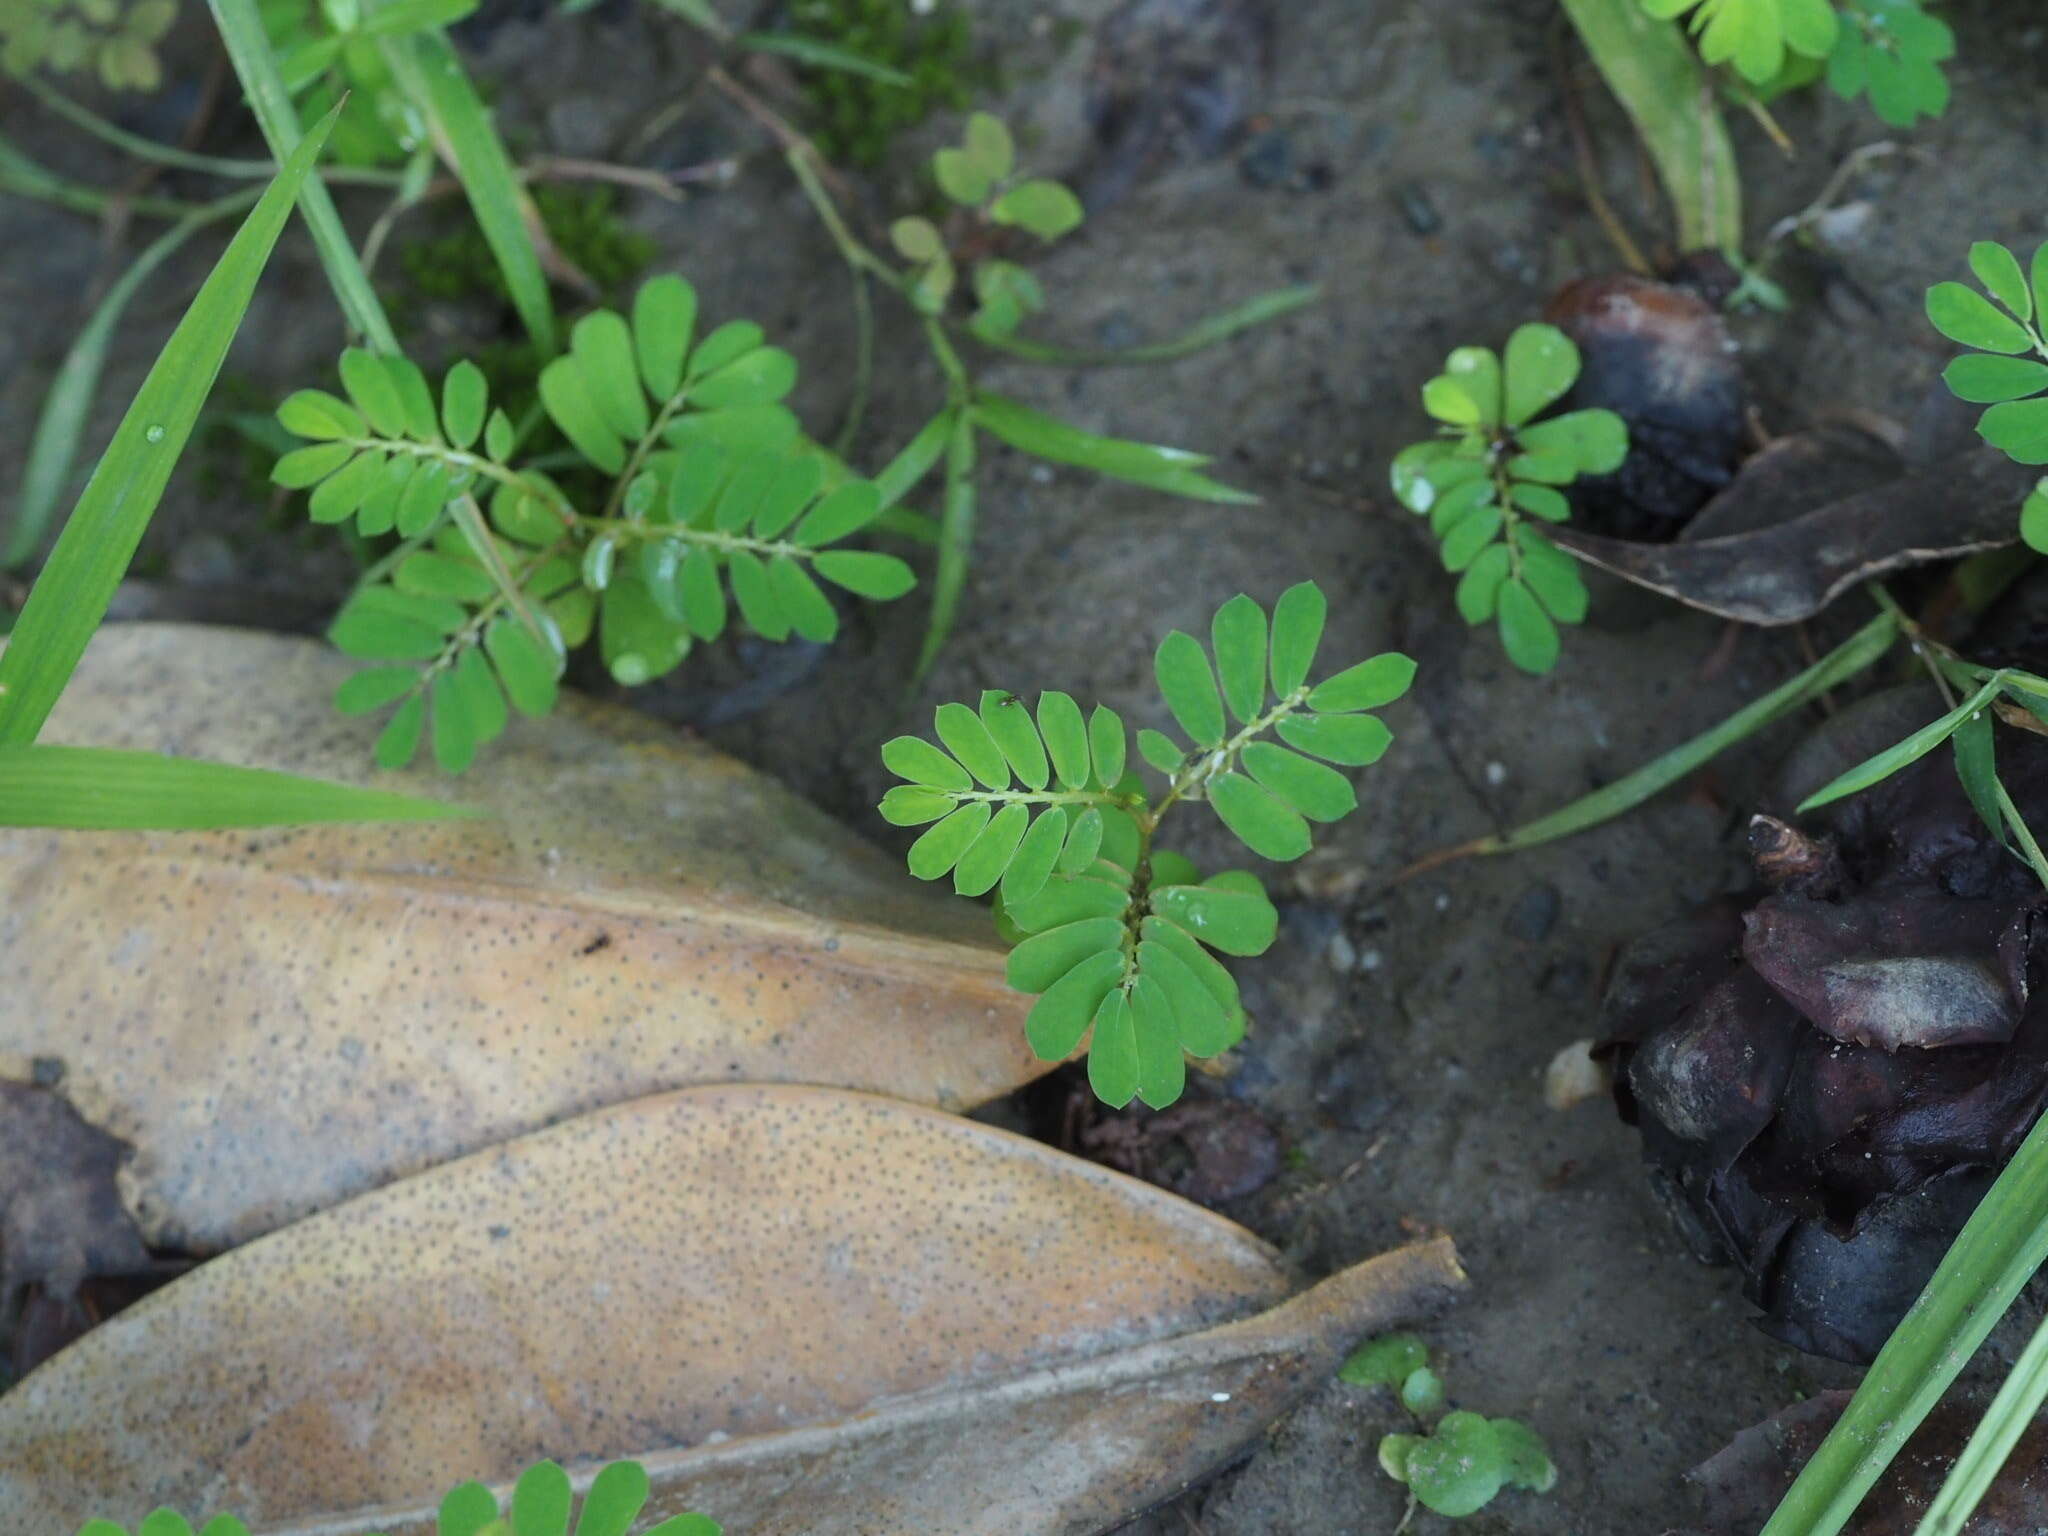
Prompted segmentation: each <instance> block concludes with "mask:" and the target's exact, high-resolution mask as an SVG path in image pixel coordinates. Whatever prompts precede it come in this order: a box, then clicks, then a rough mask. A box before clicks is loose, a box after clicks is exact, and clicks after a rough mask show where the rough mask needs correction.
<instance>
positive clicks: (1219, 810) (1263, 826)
mask: <svg viewBox="0 0 2048 1536" xmlns="http://www.w3.org/2000/svg"><path fill="white" fill-rule="evenodd" d="M1208 787H1209V803H1210V805H1212V806H1214V807H1215V809H1216V814H1217V815H1218V816H1219V817H1221V818H1222V819H1223V824H1224V825H1225V826H1226V827H1228V828H1230V830H1231V831H1232V832H1234V833H1236V834H1237V837H1238V840H1239V841H1240V842H1242V843H1243V844H1244V845H1245V846H1246V847H1247V848H1249V849H1251V851H1252V852H1253V853H1256V854H1258V855H1259V856H1260V857H1261V858H1267V859H1274V860H1277V861H1280V862H1283V863H1284V862H1286V861H1288V860H1292V859H1298V858H1300V857H1301V856H1302V855H1303V854H1305V853H1307V852H1308V850H1309V833H1308V823H1307V822H1306V821H1304V820H1302V818H1301V816H1300V814H1299V813H1298V812H1296V811H1295V810H1294V809H1293V808H1292V807H1290V806H1288V805H1286V804H1284V803H1283V802H1282V801H1280V800H1279V799H1278V798H1277V797H1275V796H1274V795H1273V794H1272V793H1271V792H1269V791H1267V790H1264V789H1261V788H1260V787H1259V786H1258V785H1257V784H1254V783H1253V782H1252V781H1251V780H1250V779H1248V778H1246V777H1245V776H1244V775H1243V774H1238V773H1219V774H1217V775H1216V776H1215V777H1214V778H1212V779H1210V780H1209V786H1208Z"/></svg>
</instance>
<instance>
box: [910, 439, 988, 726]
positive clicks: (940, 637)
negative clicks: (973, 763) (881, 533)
mask: <svg viewBox="0 0 2048 1536" xmlns="http://www.w3.org/2000/svg"><path fill="white" fill-rule="evenodd" d="M973 545H974V420H973V418H972V417H971V416H970V415H969V414H968V413H967V412H966V411H959V412H955V413H954V414H953V420H952V429H951V431H950V432H949V434H948V436H947V438H946V496H945V502H944V505H943V507H942V509H941V516H940V519H939V564H938V570H937V571H936V572H934V573H933V576H932V616H931V620H930V622H929V623H927V624H926V625H925V631H924V645H923V646H922V648H920V649H919V651H918V653H917V666H916V667H915V668H914V669H913V670H912V672H911V674H910V681H911V686H912V687H915V686H916V685H917V684H919V683H921V682H923V681H924V678H925V674H926V673H928V672H930V671H931V669H932V663H933V662H935V661H937V660H938V659H939V651H940V649H941V648H942V647H943V646H944V645H945V643H946V636H948V635H950V634H951V633H952V632H953V615H954V614H955V613H956V612H957V611H958V609H959V607H960V589H961V588H962V587H964V586H965V585H966V584H967V555H968V552H969V550H970V549H972V548H973Z"/></svg>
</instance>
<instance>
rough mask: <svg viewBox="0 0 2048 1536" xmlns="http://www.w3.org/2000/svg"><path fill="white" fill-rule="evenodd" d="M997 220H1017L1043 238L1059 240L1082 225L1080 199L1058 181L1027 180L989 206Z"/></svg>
mask: <svg viewBox="0 0 2048 1536" xmlns="http://www.w3.org/2000/svg"><path fill="white" fill-rule="evenodd" d="M988 212H989V217H990V218H992V219H994V220H995V221H996V222H997V223H998V224H1015V225H1016V226H1018V227H1019V228H1020V229H1027V230H1029V231H1030V232H1031V233H1032V234H1034V235H1036V236H1038V238H1039V239H1041V240H1057V239H1059V238H1060V236H1062V235H1065V234H1069V233H1071V232H1072V231H1074V230H1076V229H1078V228H1080V227H1081V220H1082V218H1083V217H1084V215H1083V212H1082V208H1081V200H1080V199H1079V198H1078V197H1076V196H1074V194H1073V193H1072V192H1070V191H1068V190H1067V189H1066V188H1065V187H1063V186H1061V185H1060V184H1059V183H1058V182H1056V181H1025V182H1019V183H1018V184H1017V185H1016V186H1014V187H1012V188H1010V190H1009V191H1007V192H1005V193H1004V194H1003V195H1002V196H1001V197H999V198H997V199H996V201H995V206H993V207H992V208H990V209H989V211H988Z"/></svg>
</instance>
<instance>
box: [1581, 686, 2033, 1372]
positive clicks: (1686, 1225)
mask: <svg viewBox="0 0 2048 1536" xmlns="http://www.w3.org/2000/svg"><path fill="white" fill-rule="evenodd" d="M1872 702H1873V703H1876V702H1878V701H1876V700H1873V701H1872ZM1839 718H1840V717H1838V719H1839ZM1921 718H1923V719H1924V718H1925V716H1924V715H1923V716H1922V717H1921ZM1852 723H1853V722H1852ZM1892 739H1897V738H1896V737H1893V738H1892ZM1998 749H1999V771H2000V774H2001V777H2002V778H2003V779H2004V782H2005V784H2006V786H2007V788H2008V790H2009V791H2010V792H2011V793H2012V795H2013V797H2014V799H2015V800H2016V801H2017V803H2018V804H2019V806H2020V808H2021V811H2022V813H2023V814H2024V815H2025V816H2026V817H2027V819H2028V820H2029V822H2030V823H2031V824H2033V825H2036V826H2041V825H2048V741H2043V740H2042V738H2040V737H2039V736H2036V735H2033V734H2031V733H2028V732H2023V731H2017V730H2009V729H2007V728H2004V727H2000V728H1999V729H1998ZM1842 755H1843V754H1842V753H1839V752H1836V753H1829V752H1827V751H1822V752H1819V753H1817V754H1816V753H1814V752H1812V751H1810V750H1809V751H1808V752H1807V753H1806V756H1807V758H1808V761H1809V764H1817V763H1818V762H1821V761H1825V760H1827V759H1829V758H1830V757H1839V756H1842ZM1852 760H1853V759H1852ZM1840 766H1846V763H1843V764H1841V765H1840ZM1803 787H1804V788H1805V789H1810V788H1812V787H1814V786H1813V785H1811V784H1809V785H1806V786H1803ZM1783 798H1784V799H1785V800H1786V802H1787V804H1790V803H1794V802H1796V799H1797V798H1798V794H1797V792H1794V793H1792V794H1789V795H1787V796H1785V797H1783ZM1780 809H1783V807H1782V806H1781V807H1780ZM1832 810H1833V814H1832V815H1831V816H1830V817H1829V818H1828V819H1827V820H1826V822H1825V823H1822V822H1819V821H1816V822H1815V823H1813V824H1811V825H1808V826H1805V827H1802V826H1798V825H1795V824H1793V823H1792V822H1791V821H1790V820H1789V819H1786V818H1781V817H1777V816H1759V817H1757V818H1756V819H1755V820H1754V821H1753V823H1752V824H1751V829H1750V846H1751V851H1752V854H1753V856H1754V859H1755V863H1756V870H1757V878H1758V886H1757V888H1756V889H1755V890H1754V891H1753V892H1752V893H1751V894H1750V895H1749V896H1747V897H1744V898H1741V899H1736V900H1725V901H1723V902H1720V903H1718V904H1716V905H1714V906H1710V907H1707V908H1704V909H1702V910H1700V911H1698V912H1695V913H1693V914H1692V915H1690V916H1688V917H1686V918H1684V919H1681V920H1680V921H1678V922H1675V923H1671V924H1667V925H1666V926H1664V927H1663V928H1660V929H1657V930H1655V931H1653V932H1651V933H1649V934H1647V935H1645V936H1643V937H1642V938H1641V939H1639V940H1637V941H1636V942H1635V943H1634V944H1633V945H1631V946H1630V947H1629V949H1628V950H1627V951H1626V952H1625V953H1624V955H1623V957H1622V959H1621V961H1620V963H1619V964H1618V966H1617V968H1616V973H1615V976H1614V980H1613V982H1612V983H1611V985H1610V986H1609V989H1608V993H1607V997H1606V1000H1605V1003H1604V1012H1603V1019H1602V1022H1603V1025H1604V1026H1605V1031H1606V1033H1607V1035H1608V1037H1609V1050H1610V1052H1611V1053H1612V1055H1613V1056H1614V1058H1615V1061H1616V1065H1617V1068H1618V1070H1617V1072H1616V1077H1615V1091H1616V1095H1617V1097H1618V1099H1619V1101H1620V1107H1621V1111H1622V1114H1623V1116H1624V1118H1626V1119H1628V1120H1629V1121H1630V1122H1632V1123H1634V1124H1636V1125H1638V1126H1639V1127H1640V1128H1641V1131H1642V1136H1643V1150H1644V1155H1645V1157H1646V1158H1647V1160H1648V1162H1649V1165H1650V1168H1651V1173H1652V1179H1653V1182H1654V1183H1655V1185H1656V1187H1657V1189H1658V1192H1659V1193H1660V1195H1662V1196H1663V1198H1664V1199H1665V1201H1666V1203H1667V1204H1668V1205H1669V1206H1670V1208H1671V1210H1672V1212H1673V1215H1674V1216H1675V1217H1676V1218H1677V1220H1678V1223H1679V1225H1680V1227H1681V1229H1682V1230H1683V1231H1684V1233H1685V1234H1686V1236H1687V1238H1688V1239H1689V1241H1690V1242H1691V1244H1692V1245H1693V1247H1694V1248H1695V1249H1696V1251H1697V1252H1698V1253H1699V1255H1700V1256H1701V1257H1702V1258H1705V1259H1709V1260H1715V1261H1732V1262H1733V1263H1735V1264H1737V1265H1739V1266H1740V1267H1741V1269H1742V1271H1743V1274H1744V1277H1745V1287H1744V1289H1745V1292H1746V1294H1747V1295H1748V1296H1749V1298H1750V1299H1751V1300H1752V1301H1754V1302H1755V1303H1756V1304H1757V1305H1758V1306H1759V1307H1761V1308H1762V1309H1763V1311H1764V1317H1763V1318H1762V1319H1761V1323H1762V1326H1763V1328H1764V1330H1765V1331H1766V1332H1767V1333H1769V1334H1771V1335H1772V1336H1773V1337H1774V1338H1777V1339H1780V1340H1782V1341H1784V1342H1785V1343H1787V1344H1791V1345H1794V1346H1796V1347H1798V1348H1800V1349H1804V1350H1807V1351H1810V1352H1811V1353H1814V1354H1819V1355H1826V1356H1830V1357H1832V1358H1834V1359H1838V1360H1846V1361H1850V1362H1853V1363H1862V1362H1865V1361H1868V1360H1869V1359H1870V1358H1871V1357H1872V1356H1873V1355H1875V1354H1876V1352H1877V1350H1878V1348H1879V1347H1880V1346H1881V1345H1882V1344H1883V1343H1884V1341H1885V1338H1886V1337H1887V1336H1888V1335H1889V1334H1890V1332H1891V1329H1892V1327H1893V1325H1894V1324H1895V1323H1896V1322H1897V1321H1898V1320H1899V1318H1900V1317H1901V1316H1903V1315H1904V1313H1905V1311H1906V1309H1907V1307H1908V1306H1910V1305H1911V1303H1912V1301H1913V1298H1914V1297H1915V1296H1916V1295H1917V1294H1918V1293H1919V1291H1920V1288H1921V1287H1922V1285H1924V1284H1925V1282H1926V1280H1927V1278H1928V1276H1929V1275H1930V1274H1932V1273H1933V1270H1934V1267H1935V1265H1936V1264H1937V1263H1938V1262H1939V1261H1940V1259H1941V1256H1942V1254H1943V1253H1944V1252H1945V1251H1946V1250H1947V1248H1948V1245H1949V1243H1950V1241H1951V1240H1952V1239H1953V1238H1954V1237H1955V1235H1956V1233H1957V1232H1958V1231H1959V1230H1960V1229H1961V1227H1962V1224H1963V1222H1964V1221H1965V1220H1966V1219H1967V1218H1968V1216H1969V1214H1970V1211H1971V1210H1972V1209H1973V1208H1974V1206H1975V1204H1976V1202H1977V1200H1978V1199H1979V1198H1980V1197H1981V1196H1982V1194H1983V1192H1984V1191H1985V1189H1987V1188H1988V1187H1989V1186H1990V1183H1991V1181H1992V1179H1993V1178H1994V1177H1995V1176H1996V1175H1997V1172H1998V1170H1999V1168H2000V1167H2002V1166H2003V1165H2004V1163H2005V1162H2006V1160H2007V1159H2008V1158H2010V1157H2011V1155H2012V1153H2013V1152H2014V1150H2015V1149H2016V1148H2017V1147H2018V1145H2019V1143H2020V1141H2021V1139H2022V1138H2023V1137H2025V1135H2026V1134H2027V1132H2028V1130H2030V1129H2031V1128H2032V1126H2033V1123H2034V1120H2035V1118H2036V1117H2037V1115H2038V1114H2039V1113H2040V1111H2041V1108H2042V1103H2043V1098H2044V1093H2048V1001H2044V998H2043V985H2044V979H2048V978H2044V974H2043V969H2042V967H2043V945H2044V939H2043V935H2044V933H2048V924H2044V923H2043V922H2042V916H2043V909H2044V907H2048V893H2044V892H2043V891H2042V889H2041V887H2040V885H2039V883H2038V882H2037V881H2036V880H2035V879H2034V876H2033V875H2032V873H2031V872H2030V871H2029V870H2028V868H2027V866H2026V865H2025V864H2023V863H2022V862H2020V861H2019V860H2018V859H2016V858H2014V857H2013V856H2012V855H2011V854H2010V853H2008V852H2007V851H2006V850H2005V849H2004V848H2002V847H2001V846H2000V845H1999V844H1998V842H1997V841H1996V840H1995V839H1994V838H1993V837H1992V835H1991V833H1990V832H1989V831H1988V830H1987V829H1986V828H1985V826H1984V825H1983V823H1982V822H1980V821H1979V820H1978V819H1977V817H1976V815H1975V813H1974V812H1973V811H1972V810H1971V808H1970V805H1969V802H1968V801H1967V799H1966V798H1965V796H1964V794H1963V791H1962V787H1961V785H1960V784H1959V783H1958V781H1957V779H1956V776H1955V770H1954V767H1953V766H1952V763H1951V761H1950V759H1949V757H1948V755H1947V754H1946V753H1936V754H1932V755H1930V756H1928V757H1925V758H1923V759H1921V760H1920V762H1918V763H1917V764H1915V765H1914V766H1913V767H1911V768H1909V769H1907V770H1906V771H1905V772H1903V773H1901V774H1898V775H1896V776H1895V777H1893V778H1891V779H1887V780H1885V781H1883V782H1882V783H1880V784H1879V785H1877V786H1876V787H1875V788H1873V789H1871V790H1870V791H1867V792H1866V793H1864V794H1861V795H1858V796H1855V797H1853V798H1851V799H1849V800H1846V801H1843V802H1841V803H1840V804H1839V806H1837V807H1834V808H1832Z"/></svg>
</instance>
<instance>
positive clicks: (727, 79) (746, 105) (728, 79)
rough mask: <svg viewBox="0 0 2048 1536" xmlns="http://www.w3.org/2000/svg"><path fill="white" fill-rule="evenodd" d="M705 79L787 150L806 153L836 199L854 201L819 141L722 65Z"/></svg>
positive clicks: (851, 192)
mask: <svg viewBox="0 0 2048 1536" xmlns="http://www.w3.org/2000/svg"><path fill="white" fill-rule="evenodd" d="M704 78H705V79H707V80H709V81H710V82H711V83H712V85H714V86H716V87H717V88H718V90H719V92H720V93H721V94H723V95H724V96H726V97H728V98H730V99H731V100H732V101H733V102H734V103H736V104H737V105H738V106H739V108H740V110H741V111H743V112H745V113H746V114H747V116H749V117H751V118H752V119H753V120H754V121H755V122H757V123H759V124H760V125H761V126H762V127H763V128H765V129H767V130H768V132H769V134H770V135H771V136H772V137H773V138H774V140H775V142H776V143H777V144H780V145H781V146H782V148H783V150H784V152H785V153H788V154H793V155H802V156H803V157H804V159H805V160H807V161H809V162H810V166H811V169H812V170H814V171H815V172H817V175H818V179H819V180H820V181H822V182H824V183H825V184H826V185H827V186H828V187H830V188H831V189H832V195H833V196H834V197H835V198H837V199H838V200H839V201H840V202H850V201H852V198H853V191H852V189H851V188H850V187H849V186H847V184H846V180H845V178H844V177H842V176H841V175H840V174H839V173H838V172H837V171H835V170H833V169H832V162H831V161H829V160H827V159H826V158H825V156H824V155H823V154H822V153H821V152H820V151H819V149H818V146H817V145H816V144H813V143H812V142H811V141H810V140H809V139H808V138H806V137H805V136H804V135H803V134H802V133H799V132H798V131H797V130H796V129H795V128H794V127H792V126H791V124H790V122H789V119H788V118H786V117H784V116H783V115H782V114H781V113H780V112H777V111H776V110H775V109H774V108H773V107H771V106H769V105H768V103H767V102H765V101H763V100H762V99H761V98H760V97H759V96H756V95H755V94H754V93H753V92H752V91H750V90H748V89H747V88H746V87H745V86H744V85H741V84H740V83H739V81H737V80H735V79H733V77H732V76H731V75H729V74H727V73H726V71H725V67H724V66H723V65H721V64H714V65H712V66H711V68H710V69H709V70H708V71H706V73H705V76H704Z"/></svg>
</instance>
